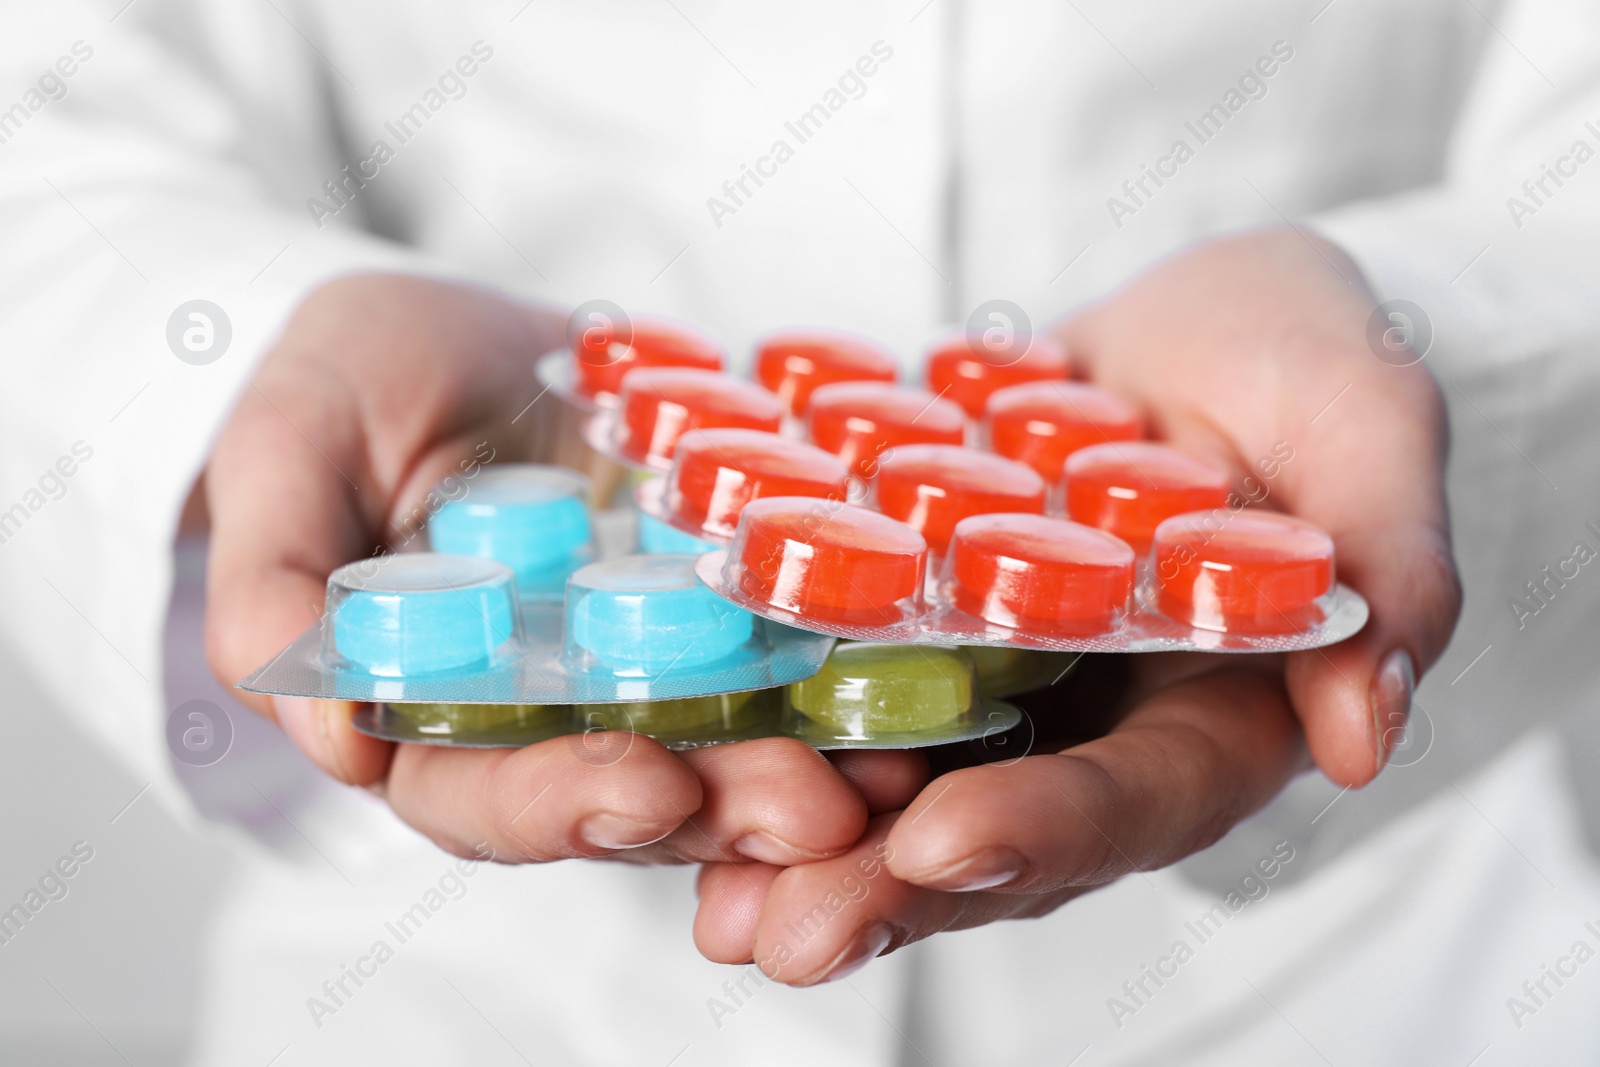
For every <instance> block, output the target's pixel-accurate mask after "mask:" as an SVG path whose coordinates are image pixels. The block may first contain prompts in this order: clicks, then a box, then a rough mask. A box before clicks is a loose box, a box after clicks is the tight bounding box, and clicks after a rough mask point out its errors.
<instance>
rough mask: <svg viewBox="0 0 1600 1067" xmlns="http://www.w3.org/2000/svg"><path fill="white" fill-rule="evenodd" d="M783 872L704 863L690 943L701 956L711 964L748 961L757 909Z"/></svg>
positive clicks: (746, 865)
mask: <svg viewBox="0 0 1600 1067" xmlns="http://www.w3.org/2000/svg"><path fill="white" fill-rule="evenodd" d="M783 870H784V868H782V867H774V866H773V865H771V864H769V863H708V864H706V865H705V866H704V867H702V868H701V869H700V874H699V876H698V877H697V878H696V879H695V893H696V895H697V896H698V897H699V898H700V904H699V907H698V908H697V909H696V911H695V915H694V944H695V947H696V948H698V949H699V950H700V954H701V955H702V956H704V957H705V958H706V959H708V960H710V961H711V962H712V963H749V962H750V961H751V959H752V958H753V953H754V952H755V941H756V922H757V921H758V920H759V919H760V918H761V906H762V904H763V902H764V901H765V900H766V898H767V892H768V891H769V890H770V889H771V888H772V883H773V882H774V881H775V880H776V879H777V877H778V875H779V874H781V873H783Z"/></svg>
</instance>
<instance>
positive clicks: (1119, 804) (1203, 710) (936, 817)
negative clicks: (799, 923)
mask: <svg viewBox="0 0 1600 1067" xmlns="http://www.w3.org/2000/svg"><path fill="white" fill-rule="evenodd" d="M1304 760H1305V755H1304V749H1303V747H1302V743H1301V740H1300V733H1299V730H1298V726H1297V723H1296V722H1295V719H1294V716H1293V714H1292V713H1291V711H1290V709H1289V706H1288V701H1287V699H1286V696H1285V694H1284V692H1283V688H1282V684H1281V681H1278V680H1275V679H1273V678H1271V677H1270V676H1268V675H1265V674H1261V673H1258V672H1256V671H1254V670H1252V669H1244V668H1235V667H1228V668H1223V669H1218V670H1216V671H1213V672H1212V673H1210V674H1207V675H1202V676H1199V677H1195V678H1190V679H1187V680H1185V681H1181V682H1178V683H1176V684H1174V685H1172V686H1171V687H1169V688H1167V689H1164V690H1162V691H1160V692H1158V693H1156V694H1154V695H1152V696H1150V697H1149V698H1148V699H1146V700H1145V701H1144V702H1143V703H1142V704H1141V705H1139V706H1138V707H1137V708H1135V709H1134V710H1133V711H1132V712H1131V713H1130V714H1129V715H1128V717H1127V718H1126V719H1124V720H1123V721H1122V723H1121V724H1119V725H1118V726H1117V728H1116V729H1115V730H1114V731H1113V732H1112V733H1110V734H1108V735H1107V736H1105V737H1103V738H1100V739H1098V740H1095V741H1090V742H1088V743H1086V744H1082V745H1078V746H1076V747H1074V748H1070V749H1067V750H1066V751H1064V752H1062V753H1060V754H1050V755H1039V756H1029V757H1027V758H1025V759H1022V760H1019V761H1017V762H1016V763H1014V764H1011V765H1009V766H1001V765H987V766H979V767H971V768H966V769H963V770H959V771H954V772H952V773H950V774H947V775H945V776H943V777H942V778H939V779H936V780H935V781H934V782H933V783H932V784H931V785H930V786H929V787H928V788H927V789H925V790H924V791H923V792H922V794H921V795H920V796H919V797H918V798H917V800H916V802H915V803H913V804H912V805H911V806H910V807H909V808H908V809H907V810H906V812H905V815H904V816H903V817H902V818H901V819H900V821H899V822H898V823H897V824H896V825H895V828H894V831H893V833H892V834H891V835H890V837H889V844H890V846H891V851H892V856H891V858H890V859H889V860H888V865H889V867H890V868H891V869H892V870H893V872H894V874H895V875H896V877H899V878H901V879H904V880H905V881H907V882H912V883H915V884H917V885H920V886H924V887H928V888H934V889H943V890H951V891H959V892H971V891H974V890H984V889H988V890H999V891H1002V892H1004V893H1010V894H1018V893H1041V892H1049V891H1054V890H1059V889H1064V888H1068V887H1083V886H1092V885H1100V884H1103V883H1105V882H1109V881H1111V880H1112V879H1115V878H1117V877H1120V876H1121V875H1123V874H1126V873H1128V872H1129V871H1135V870H1149V869H1154V868H1157V867H1162V866H1165V865H1167V864H1169V863H1173V862H1175V861H1177V860H1179V859H1181V858H1183V857H1184V856H1187V855H1189V854H1190V853H1192V852H1195V851H1197V850H1199V849H1202V848H1205V847H1206V846H1208V845H1210V844H1211V843H1212V842H1214V841H1216V840H1217V839H1218V838H1220V837H1221V836H1222V835H1223V834H1224V833H1226V832H1227V831H1228V829H1229V828H1231V827H1232V826H1233V825H1234V824H1235V823H1236V822H1238V821H1239V820H1240V819H1242V818H1244V817H1245V816H1246V815H1248V814H1249V813H1250V812H1253V811H1255V810H1256V809H1257V808H1259V807H1261V805H1263V804H1265V803H1266V802H1267V801H1268V800H1269V799H1271V798H1272V797H1273V796H1274V795H1275V794H1276V793H1277V792H1278V791H1279V790H1280V789H1281V788H1282V787H1283V785H1284V783H1285V782H1287V781H1288V780H1289V777H1290V776H1291V775H1293V774H1294V773H1295V772H1296V770H1298V769H1299V768H1300V767H1301V765H1302V764H1303V762H1304Z"/></svg>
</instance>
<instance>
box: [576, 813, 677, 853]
mask: <svg viewBox="0 0 1600 1067" xmlns="http://www.w3.org/2000/svg"><path fill="white" fill-rule="evenodd" d="M672 829H673V828H672V827H668V828H667V829H665V830H663V829H661V827H660V825H659V824H651V823H642V822H639V821H638V820H637V819H630V818H628V817H627V816H625V815H613V814H612V813H610V812H608V811H602V812H598V813H596V814H594V815H591V816H589V817H588V818H586V819H584V820H583V821H582V822H581V823H579V824H578V836H579V837H581V838H583V839H584V840H585V841H587V842H588V843H589V844H591V845H593V846H594V847H595V848H605V849H620V848H638V847H640V846H641V845H649V844H653V843H655V842H657V841H660V840H661V839H662V838H663V837H666V836H667V835H668V834H670V833H672Z"/></svg>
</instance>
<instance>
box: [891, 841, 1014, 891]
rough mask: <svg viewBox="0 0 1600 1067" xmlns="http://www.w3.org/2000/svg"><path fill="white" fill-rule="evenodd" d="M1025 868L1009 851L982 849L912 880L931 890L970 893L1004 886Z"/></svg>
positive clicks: (1007, 849) (1003, 849)
mask: <svg viewBox="0 0 1600 1067" xmlns="http://www.w3.org/2000/svg"><path fill="white" fill-rule="evenodd" d="M1024 866H1025V862H1024V860H1023V858H1022V857H1021V856H1020V855H1018V854H1017V853H1015V852H1013V851H1012V850H1011V849H1009V848H1000V847H994V848H985V849H980V850H979V851H977V852H974V853H973V854H972V855H970V856H968V857H967V858H966V859H964V860H957V861H956V862H955V863H952V864H949V865H947V866H945V867H941V868H939V869H938V870H935V871H932V872H930V873H928V874H925V875H918V876H917V877H916V878H915V879H914V880H915V881H916V883H917V884H918V885H920V886H926V887H928V888H930V889H943V890H947V891H949V892H952V893H971V892H973V891H974V890H978V889H991V888H993V887H994V886H997V885H1004V884H1005V883H1007V882H1009V881H1011V880H1012V879H1014V878H1016V877H1017V876H1018V875H1019V874H1021V873H1022V869H1023V867H1024Z"/></svg>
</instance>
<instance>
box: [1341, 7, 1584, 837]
mask: <svg viewBox="0 0 1600 1067" xmlns="http://www.w3.org/2000/svg"><path fill="white" fill-rule="evenodd" d="M1474 6H1481V7H1482V8H1483V12H1484V13H1486V14H1487V15H1489V16H1490V17H1492V18H1493V20H1494V21H1493V26H1492V28H1491V29H1490V30H1489V31H1488V32H1487V33H1486V38H1485V39H1486V44H1485V50H1484V54H1483V57H1482V62H1481V64H1480V69H1479V71H1478V73H1477V76H1476V79H1475V81H1474V84H1473V86H1472V90H1471V92H1470V94H1469V97H1468V99H1467V100H1466V102H1465V104H1464V106H1463V108H1462V111H1461V112H1460V115H1459V119H1458V121H1457V124H1456V127H1455V130H1454V135H1453V139H1452V145H1451V151H1450V153H1449V156H1448V159H1447V160H1446V163H1445V166H1444V168H1443V172H1442V173H1441V175H1440V177H1439V180H1438V182H1437V183H1436V184H1434V185H1432V186H1431V187H1428V188H1424V189H1421V190H1418V191H1415V192H1413V193H1410V194H1407V195H1403V196H1398V197H1394V198H1392V199H1385V200H1377V201H1371V202H1366V203H1358V204H1353V205H1349V206H1347V207H1343V208H1340V209H1338V210H1335V211H1333V212H1331V213H1329V214H1327V215H1325V216H1323V217H1320V218H1317V219H1314V220H1312V225H1313V226H1314V227H1315V228H1316V229H1318V230H1319V231H1320V232H1322V233H1323V234H1325V235H1326V236H1328V237H1329V238H1331V239H1332V240H1334V241H1335V242H1337V243H1338V244H1340V245H1341V246H1342V247H1343V248H1345V249H1346V250H1347V251H1348V252H1349V253H1350V254H1351V255H1352V256H1353V257H1354V258H1355V259H1356V260H1357V262H1358V263H1359V264H1360V265H1361V267H1362V269H1363V271H1364V272H1365V273H1366V274H1367V276H1368V278H1369V279H1370V281H1371V282H1372V284H1373V287H1374V288H1375V289H1376V291H1377V294H1378V299H1379V300H1380V301H1387V300H1406V301H1410V302H1412V303H1414V304H1415V305H1417V306H1418V307H1420V308H1421V309H1422V311H1423V313H1424V315H1425V316H1426V319H1427V321H1428V322H1429V324H1430V326H1431V330H1432V334H1433V340H1432V344H1431V348H1430V350H1429V351H1428V353H1427V355H1426V360H1427V365H1428V366H1430V367H1431V368H1432V370H1433V372H1434V374H1435V375H1436V377H1437V378H1438V379H1439V381H1440V385H1441V388H1442V390H1443V393H1444V397H1445V401H1446V403H1447V404H1448V406H1449V411H1450V427H1451V435H1452V443H1451V459H1450V474H1449V492H1450V500H1451V519H1452V526H1453V532H1454V537H1455V545H1456V553H1457V558H1458V561H1459V563H1460V567H1461V573H1462V577H1463V579H1464V583H1465V586H1466V605H1465V609H1464V611H1463V614H1462V618H1461V622H1460V625H1459V626H1458V628H1457V631H1456V636H1455V639H1454V642H1453V643H1452V646H1451V648H1450V649H1449V650H1448V651H1447V652H1446V654H1445V656H1444V658H1443V659H1442V660H1441V661H1440V663H1439V665H1438V668H1437V669H1436V670H1435V671H1434V672H1432V674H1431V675H1430V676H1429V677H1428V679H1427V680H1426V683H1425V684H1424V685H1423V687H1422V688H1421V689H1420V690H1419V694H1418V703H1419V705H1420V706H1422V707H1423V708H1428V707H1432V708H1433V709H1434V710H1435V711H1439V712H1446V711H1447V712H1448V724H1446V719H1445V718H1439V720H1438V721H1439V723H1440V724H1441V725H1440V726H1439V730H1440V735H1439V736H1440V738H1441V740H1443V738H1444V736H1445V734H1444V731H1446V730H1449V731H1450V741H1449V744H1450V746H1451V747H1452V748H1453V750H1454V751H1455V752H1456V754H1457V755H1458V756H1459V755H1460V754H1461V753H1463V752H1471V753H1473V756H1472V758H1473V759H1478V760H1486V759H1489V758H1491V757H1492V755H1493V754H1494V753H1495V752H1498V751H1501V750H1503V748H1504V747H1506V746H1508V745H1509V744H1510V742H1511V740H1512V739H1513V738H1514V737H1515V735H1517V734H1518V733H1520V732H1521V731H1523V730H1526V729H1529V728H1530V727H1532V726H1533V725H1535V724H1537V723H1539V722H1549V721H1551V720H1555V721H1557V722H1560V723H1563V724H1564V726H1563V728H1564V729H1569V730H1570V729H1573V728H1575V727H1576V726H1577V725H1579V724H1582V723H1584V722H1589V721H1592V719H1593V713H1592V710H1591V709H1592V707H1593V694H1594V691H1595V685H1596V684H1597V683H1596V681H1595V679H1596V667H1595V657H1594V654H1593V634H1594V632H1595V628H1596V627H1597V626H1600V597H1596V596H1595V594H1594V587H1593V585H1592V584H1590V585H1588V586H1584V585H1576V586H1574V585H1573V583H1571V582H1567V581H1565V580H1561V579H1558V578H1552V577H1550V574H1551V569H1552V568H1555V569H1557V570H1564V571H1565V572H1571V571H1572V570H1573V568H1575V567H1577V563H1576V562H1575V560H1576V559H1580V558H1588V557H1587V556H1585V555H1584V553H1592V552H1594V551H1595V550H1596V548H1597V546H1600V510H1597V504H1596V502H1597V501H1600V463H1597V462H1596V461H1595V457H1596V456H1597V455H1600V429H1597V425H1600V424H1597V422H1596V419H1595V412H1596V411H1597V410H1600V48H1597V47H1596V42H1597V41H1600V5H1597V4H1594V3H1592V2H1590V0H1512V2H1510V3H1507V4H1505V5H1504V6H1503V7H1500V8H1494V7H1492V6H1490V5H1474ZM1340 403H1341V404H1349V405H1355V404H1358V403H1359V400H1358V399H1357V398H1356V397H1355V396H1351V397H1350V398H1348V399H1346V400H1342V401H1340ZM1335 410H1337V409H1335ZM1567 577H1568V578H1570V577H1571V573H1568V574H1567ZM1586 581H1587V582H1589V583H1592V582H1593V581H1594V579H1592V578H1589V579H1587V580H1586ZM1536 583H1544V584H1543V585H1541V586H1539V588H1538V591H1535V585H1536ZM1530 616H1532V617H1530ZM1457 683H1459V684H1457ZM1429 736H1431V734H1430V735H1429ZM1571 751H1572V753H1573V755H1574V758H1577V759H1582V760H1587V761H1588V765H1587V766H1583V767H1581V768H1580V773H1579V778H1580V780H1582V781H1585V782H1587V781H1591V780H1593V778H1594V767H1593V759H1594V757H1593V755H1592V753H1593V748H1592V745H1591V746H1588V747H1584V746H1580V745H1574V746H1573V747H1572V748H1571ZM1417 781H1419V782H1421V781H1423V779H1422V778H1418V779H1417ZM1591 792H1593V790H1591ZM1591 807H1592V809H1593V810H1596V811H1600V793H1596V794H1595V796H1594V797H1593V798H1591Z"/></svg>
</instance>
